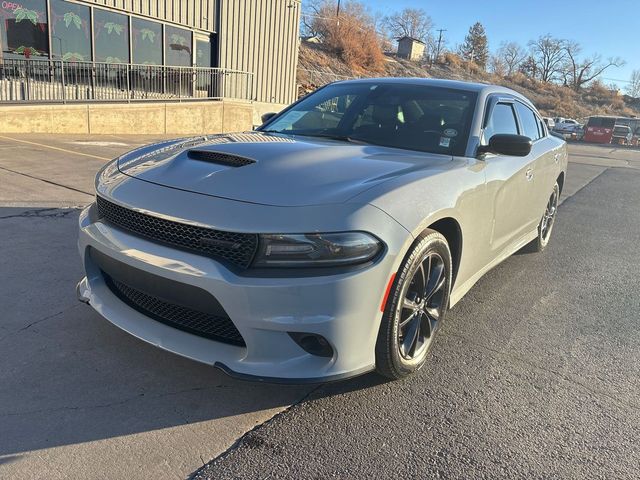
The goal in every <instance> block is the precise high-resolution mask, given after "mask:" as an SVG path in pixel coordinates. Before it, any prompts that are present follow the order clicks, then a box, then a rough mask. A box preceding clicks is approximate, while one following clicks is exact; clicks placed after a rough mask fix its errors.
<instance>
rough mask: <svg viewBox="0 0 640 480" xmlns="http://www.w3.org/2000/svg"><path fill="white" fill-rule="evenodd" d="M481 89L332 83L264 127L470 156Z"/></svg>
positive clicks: (293, 132) (284, 132)
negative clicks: (479, 90)
mask: <svg viewBox="0 0 640 480" xmlns="http://www.w3.org/2000/svg"><path fill="white" fill-rule="evenodd" d="M475 101H476V94H475V93H474V92H468V91H464V90H454V89H448V88H439V87H432V86H426V85H411V84H404V83H395V84H390V83H376V82H366V83H364V82H358V83H344V84H336V85H329V86H327V87H325V88H322V89H320V90H318V91H317V92H315V93H313V94H311V95H309V96H308V97H306V98H304V99H303V100H302V101H300V102H299V103H297V104H296V105H294V106H293V107H292V108H291V109H289V110H288V111H286V112H284V113H283V114H282V115H279V116H277V117H275V118H274V119H273V120H272V121H270V122H268V123H267V124H266V125H264V126H263V127H262V128H261V130H262V131H265V132H276V133H281V134H285V135H305V136H312V137H330V138H335V139H338V140H344V141H351V142H356V143H369V144H374V145H382V146H386V147H395V148H403V149H409V150H419V151H423V152H432V153H442V154H448V155H464V153H465V149H466V145H467V139H468V138H469V130H470V125H471V120H472V117H473V111H474V108H475Z"/></svg>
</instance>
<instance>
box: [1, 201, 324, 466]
mask: <svg viewBox="0 0 640 480" xmlns="http://www.w3.org/2000/svg"><path fill="white" fill-rule="evenodd" d="M77 217H78V210H77V209H62V210H61V209H51V208H41V209H39V208H30V209H25V208H6V207H4V208H3V207H0V245H2V249H0V271H2V275H1V276H0V306H1V307H2V309H1V310H0V365H2V369H0V385H2V388H0V432H2V433H1V434H0V463H4V464H10V463H12V462H14V461H16V460H17V459H19V458H20V456H21V455H23V454H24V453H25V452H31V451H34V450H42V449H50V448H53V447H60V446H65V445H73V444H80V443H85V442H92V441H96V440H103V439H112V438H114V437H122V436H127V435H132V434H139V433H143V432H150V431H160V430H163V429H168V428H173V427H181V426H187V425H189V426H192V427H190V428H199V429H200V430H199V432H200V433H201V434H202V435H203V437H204V436H205V434H204V432H205V429H206V436H208V437H210V438H213V439H216V438H217V440H215V442H217V443H216V445H226V446H228V445H230V444H231V443H233V441H234V440H235V439H236V438H238V437H239V436H240V435H242V433H244V432H245V431H246V430H249V429H251V428H253V427H254V426H255V425H256V424H257V423H261V422H262V421H264V420H266V419H268V418H270V416H272V415H274V414H275V413H277V412H278V411H280V410H281V409H282V408H286V407H287V406H289V405H291V404H293V403H296V402H298V401H300V400H301V399H303V398H305V397H306V396H307V395H308V394H309V392H311V391H312V390H313V389H314V388H315V387H314V386H309V385H307V386H283V385H270V384H260V383H252V382H245V381H239V380H235V379H232V378H230V377H228V376H227V375H225V374H224V373H222V372H221V371H219V370H218V369H216V368H214V367H211V366H207V365H203V364H200V363H197V362H194V361H191V360H188V359H185V358H182V357H180V356H177V355H174V354H171V353H168V352H165V351H162V350H160V349H158V348H155V347H153V346H151V345H148V344H146V343H145V342H142V341H140V340H138V339H136V338H134V337H133V336H131V335H129V334H127V333H125V332H123V331H121V330H120V329H118V328H117V327H115V326H113V325H112V324H110V323H109V322H107V321H106V320H104V319H103V318H102V317H100V316H99V315H98V314H97V313H95V312H94V310H93V309H92V308H91V307H89V306H87V305H84V304H81V303H79V302H78V301H77V300H76V295H75V285H76V282H77V281H78V280H79V279H80V278H81V277H82V275H83V272H82V266H81V263H80V259H79V255H78V252H77V247H76V244H77V230H76V229H77V227H76V225H77ZM201 422H206V423H205V424H203V425H200V424H201ZM194 425H195V427H193V426H194ZM187 430H188V428H187ZM225 448H226V447H225Z"/></svg>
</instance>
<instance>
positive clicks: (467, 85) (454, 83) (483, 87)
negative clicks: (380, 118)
mask: <svg viewBox="0 0 640 480" xmlns="http://www.w3.org/2000/svg"><path fill="white" fill-rule="evenodd" d="M370 82H375V83H379V84H389V85H395V84H405V85H424V86H429V87H438V88H450V89H454V90H466V91H468V92H476V93H478V94H484V95H489V94H492V93H497V94H501V93H502V94H505V95H511V96H514V97H516V98H519V99H521V100H524V101H525V102H526V103H528V104H530V105H532V106H533V104H532V102H531V100H529V99H528V98H527V97H525V96H523V95H521V94H520V93H518V92H516V91H515V90H511V89H510V88H507V87H503V86H501V85H492V84H488V83H477V82H464V81H461V80H444V79H438V78H421V77H382V78H358V79H352V80H341V81H338V82H334V84H344V83H370Z"/></svg>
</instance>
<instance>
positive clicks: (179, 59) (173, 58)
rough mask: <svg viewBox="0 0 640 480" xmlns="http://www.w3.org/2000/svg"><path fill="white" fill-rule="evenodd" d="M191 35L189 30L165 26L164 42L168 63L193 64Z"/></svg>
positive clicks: (176, 64) (185, 65)
mask: <svg viewBox="0 0 640 480" xmlns="http://www.w3.org/2000/svg"><path fill="white" fill-rule="evenodd" d="M191 35H192V33H191V32H190V31H189V30H184V29H182V28H176V27H170V26H169V25H167V26H165V31H164V44H165V52H166V53H165V61H166V64H167V65H175V66H182V67H190V66H191V42H192V40H191Z"/></svg>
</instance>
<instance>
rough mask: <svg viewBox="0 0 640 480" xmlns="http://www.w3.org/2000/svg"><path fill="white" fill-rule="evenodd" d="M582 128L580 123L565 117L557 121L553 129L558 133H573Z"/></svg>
mask: <svg viewBox="0 0 640 480" xmlns="http://www.w3.org/2000/svg"><path fill="white" fill-rule="evenodd" d="M580 128H582V125H580V123H579V122H578V121H576V120H573V119H572V118H565V119H563V120H562V121H561V122H557V123H556V125H555V127H554V130H555V131H556V132H558V133H566V134H570V133H575V132H576V131H577V130H578V129H580Z"/></svg>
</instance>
